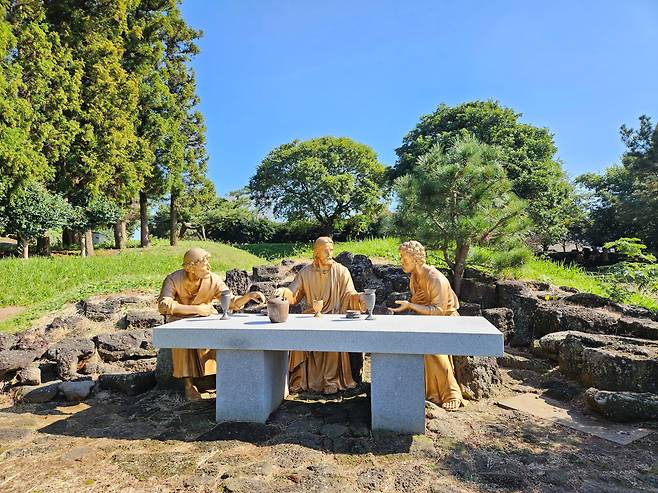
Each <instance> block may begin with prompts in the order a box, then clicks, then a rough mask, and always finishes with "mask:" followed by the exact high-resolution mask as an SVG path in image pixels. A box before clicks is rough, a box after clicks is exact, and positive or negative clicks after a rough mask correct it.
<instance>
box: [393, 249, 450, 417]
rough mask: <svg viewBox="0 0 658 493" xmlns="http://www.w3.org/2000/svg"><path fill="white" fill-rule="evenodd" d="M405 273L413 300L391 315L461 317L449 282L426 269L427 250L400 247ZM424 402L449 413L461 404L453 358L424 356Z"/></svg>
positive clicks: (428, 267) (432, 270) (394, 310)
mask: <svg viewBox="0 0 658 493" xmlns="http://www.w3.org/2000/svg"><path fill="white" fill-rule="evenodd" d="M399 251H400V260H401V262H402V269H403V270H404V271H405V272H406V273H407V274H411V279H410V280H409V289H410V291H411V300H410V301H404V300H398V301H396V303H397V304H398V305H399V306H398V307H396V308H391V309H390V310H391V311H392V312H396V313H397V312H402V311H405V310H412V311H414V312H416V313H418V314H420V315H444V316H451V317H454V316H459V313H458V312H457V309H458V308H459V301H458V300H457V295H456V294H455V293H454V291H453V290H452V288H451V287H450V282H449V281H448V279H447V278H446V276H444V275H443V274H442V273H441V272H439V271H438V270H437V269H436V268H435V267H433V266H431V265H427V263H426V255H425V247H423V245H421V244H420V243H419V242H417V241H407V242H405V243H403V244H402V245H400V249H399ZM425 398H426V399H427V400H429V401H432V402H434V403H436V404H440V405H441V406H442V407H443V408H444V409H446V410H447V411H455V410H457V408H459V406H460V405H461V404H462V400H463V397H462V392H461V388H460V387H459V384H458V383H457V380H456V379H455V370H454V366H453V363H452V356H446V355H444V354H426V355H425Z"/></svg>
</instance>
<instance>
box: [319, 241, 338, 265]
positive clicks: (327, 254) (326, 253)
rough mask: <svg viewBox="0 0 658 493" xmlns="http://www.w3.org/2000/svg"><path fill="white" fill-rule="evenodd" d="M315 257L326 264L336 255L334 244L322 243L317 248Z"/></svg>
mask: <svg viewBox="0 0 658 493" xmlns="http://www.w3.org/2000/svg"><path fill="white" fill-rule="evenodd" d="M315 257H316V258H317V259H318V261H319V262H321V263H323V264H326V263H327V262H329V260H331V259H332V258H333V257H334V244H333V243H322V244H320V245H318V246H317V247H316V248H315Z"/></svg>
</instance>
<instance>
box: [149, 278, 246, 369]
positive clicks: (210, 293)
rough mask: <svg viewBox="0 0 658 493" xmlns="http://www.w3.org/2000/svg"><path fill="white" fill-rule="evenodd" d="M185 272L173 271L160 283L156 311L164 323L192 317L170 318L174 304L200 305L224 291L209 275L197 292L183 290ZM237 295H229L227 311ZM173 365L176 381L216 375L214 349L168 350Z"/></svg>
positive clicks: (224, 288) (224, 286)
mask: <svg viewBox="0 0 658 493" xmlns="http://www.w3.org/2000/svg"><path fill="white" fill-rule="evenodd" d="M185 280H186V276H185V271H184V270H182V269H181V270H177V271H176V272H172V273H171V274H169V275H168V276H167V277H166V278H165V280H164V282H163V283H162V289H161V290H160V296H159V297H158V309H159V310H160V313H162V314H163V315H165V316H166V321H167V322H173V321H174V320H180V319H182V318H191V317H196V315H174V314H173V309H174V305H175V304H176V303H179V304H181V305H201V304H203V303H210V302H212V301H213V300H216V299H219V297H220V294H221V292H222V291H224V290H226V289H228V288H227V287H226V284H224V281H222V280H221V278H220V277H219V276H218V275H217V274H215V273H213V272H211V273H210V275H209V276H208V277H206V278H204V279H202V280H201V284H200V285H199V289H198V290H197V291H196V292H190V291H188V290H187V289H186V287H185ZM236 298H237V296H233V301H232V302H231V308H230V309H234V308H235V307H234V305H233V303H234V302H235V299H236ZM171 356H172V362H173V367H174V371H173V375H174V377H176V378H184V377H193V378H196V377H203V376H206V375H215V374H216V373H217V363H216V361H215V350H214V349H178V348H172V350H171Z"/></svg>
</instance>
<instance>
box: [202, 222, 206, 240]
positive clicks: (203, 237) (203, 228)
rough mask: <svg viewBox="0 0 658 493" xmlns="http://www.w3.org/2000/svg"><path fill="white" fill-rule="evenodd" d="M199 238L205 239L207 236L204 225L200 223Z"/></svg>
mask: <svg viewBox="0 0 658 493" xmlns="http://www.w3.org/2000/svg"><path fill="white" fill-rule="evenodd" d="M201 238H202V239H203V241H206V240H207V238H206V227H205V226H204V225H203V224H202V225H201Z"/></svg>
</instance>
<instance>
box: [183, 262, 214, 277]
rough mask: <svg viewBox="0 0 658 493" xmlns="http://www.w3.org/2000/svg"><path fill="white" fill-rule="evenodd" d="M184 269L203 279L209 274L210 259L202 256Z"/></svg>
mask: <svg viewBox="0 0 658 493" xmlns="http://www.w3.org/2000/svg"><path fill="white" fill-rule="evenodd" d="M185 270H187V271H189V272H191V273H192V274H194V276H196V277H197V278H199V279H205V278H206V277H208V276H209V275H210V261H209V260H208V257H203V258H201V259H199V260H197V261H196V262H194V263H193V264H192V265H190V266H189V267H187V268H186V269H185Z"/></svg>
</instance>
